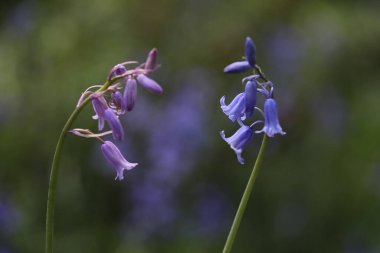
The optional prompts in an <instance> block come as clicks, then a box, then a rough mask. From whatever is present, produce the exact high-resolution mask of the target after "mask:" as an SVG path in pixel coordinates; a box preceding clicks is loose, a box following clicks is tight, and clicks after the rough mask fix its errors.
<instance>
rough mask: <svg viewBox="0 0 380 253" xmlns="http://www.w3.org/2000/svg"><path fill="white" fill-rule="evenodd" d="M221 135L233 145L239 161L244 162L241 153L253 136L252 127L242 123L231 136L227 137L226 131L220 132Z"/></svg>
mask: <svg viewBox="0 0 380 253" xmlns="http://www.w3.org/2000/svg"><path fill="white" fill-rule="evenodd" d="M220 136H221V137H222V138H223V140H225V141H226V142H227V143H228V144H229V145H230V146H231V148H232V150H233V151H235V153H236V156H237V159H238V161H239V163H241V164H244V159H243V157H242V156H241V153H242V152H243V149H244V147H245V146H246V145H247V144H248V142H249V141H250V140H251V138H252V136H253V130H252V128H251V127H249V126H245V125H242V126H241V127H240V128H239V130H237V131H236V133H234V134H233V135H232V136H231V137H228V138H226V136H225V134H224V131H221V132H220Z"/></svg>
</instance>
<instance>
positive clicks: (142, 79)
mask: <svg viewBox="0 0 380 253" xmlns="http://www.w3.org/2000/svg"><path fill="white" fill-rule="evenodd" d="M137 81H138V82H139V84H140V85H141V86H142V87H144V88H145V89H147V90H148V91H150V92H153V93H156V94H162V93H163V92H164V90H163V89H162V87H161V86H160V85H159V84H158V83H156V81H154V80H152V79H150V78H149V77H147V76H146V75H143V74H140V75H138V76H137Z"/></svg>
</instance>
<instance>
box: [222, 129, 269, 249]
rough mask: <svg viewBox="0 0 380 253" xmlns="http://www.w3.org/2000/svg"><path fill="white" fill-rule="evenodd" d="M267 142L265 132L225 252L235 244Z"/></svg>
mask: <svg viewBox="0 0 380 253" xmlns="http://www.w3.org/2000/svg"><path fill="white" fill-rule="evenodd" d="M266 143H267V136H266V134H264V137H263V141H262V143H261V147H260V151H259V154H258V155H257V159H256V162H255V165H254V166H253V169H252V172H251V176H250V177H249V180H248V183H247V186H246V188H245V191H244V193H243V196H242V198H241V201H240V204H239V208H238V210H237V212H236V215H235V218H234V222H233V223H232V226H231V230H230V233H229V234H228V238H227V241H226V244H225V245H224V248H223V253H229V252H231V249H232V245H233V244H234V241H235V237H236V234H237V232H238V230H239V226H240V222H241V220H242V218H243V215H244V211H245V208H246V206H247V203H248V200H249V197H250V196H251V192H252V188H253V185H254V184H255V181H256V178H257V175H258V174H259V170H260V167H261V163H262V160H263V156H264V150H265V147H266Z"/></svg>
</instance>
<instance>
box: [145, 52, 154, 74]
mask: <svg viewBox="0 0 380 253" xmlns="http://www.w3.org/2000/svg"><path fill="white" fill-rule="evenodd" d="M156 64H157V49H156V48H153V49H152V50H150V52H149V54H148V57H147V58H146V61H145V64H144V69H145V70H146V71H147V72H148V73H150V72H153V71H154V70H155V68H156Z"/></svg>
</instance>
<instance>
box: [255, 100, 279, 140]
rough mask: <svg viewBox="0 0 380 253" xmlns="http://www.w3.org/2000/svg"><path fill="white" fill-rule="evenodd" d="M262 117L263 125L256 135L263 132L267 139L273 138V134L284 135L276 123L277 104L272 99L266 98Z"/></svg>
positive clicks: (277, 122)
mask: <svg viewBox="0 0 380 253" xmlns="http://www.w3.org/2000/svg"><path fill="white" fill-rule="evenodd" d="M264 115H265V124H264V127H263V129H262V130H260V131H256V133H261V132H264V133H266V134H267V135H268V136H269V137H274V135H275V134H281V135H284V134H286V133H285V132H284V131H282V128H281V126H280V123H279V121H278V114H277V103H276V100H274V99H273V98H268V99H266V100H265V103H264Z"/></svg>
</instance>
